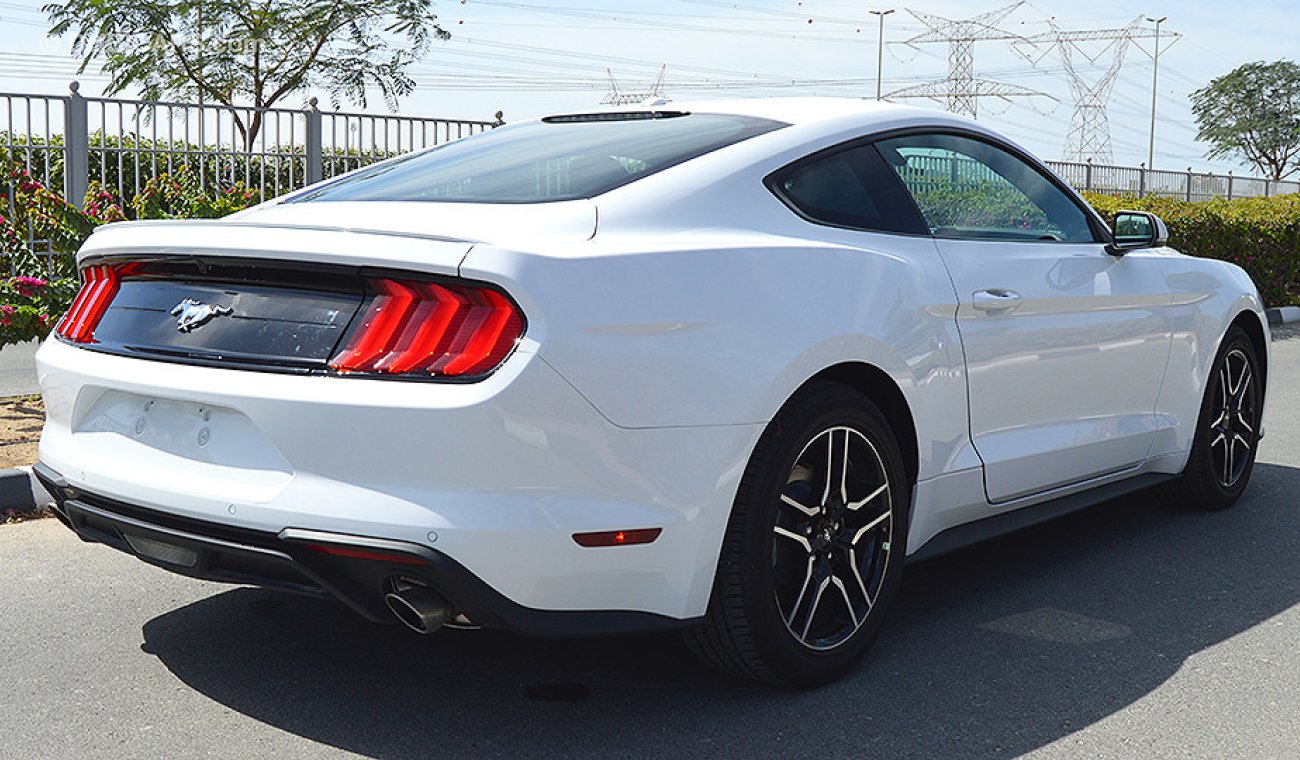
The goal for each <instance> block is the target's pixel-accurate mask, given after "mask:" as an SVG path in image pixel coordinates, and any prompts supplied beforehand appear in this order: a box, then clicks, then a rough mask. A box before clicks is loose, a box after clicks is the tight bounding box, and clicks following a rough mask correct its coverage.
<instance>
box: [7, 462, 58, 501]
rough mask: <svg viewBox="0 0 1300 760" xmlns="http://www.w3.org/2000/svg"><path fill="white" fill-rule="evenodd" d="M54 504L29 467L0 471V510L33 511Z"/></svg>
mask: <svg viewBox="0 0 1300 760" xmlns="http://www.w3.org/2000/svg"><path fill="white" fill-rule="evenodd" d="M52 503H54V499H53V498H51V497H50V495H49V493H47V492H46V491H45V487H44V486H42V485H41V483H40V481H39V480H37V479H36V478H35V477H34V476H33V475H32V468H31V467H11V468H7V469H2V470H0V509H33V508H35V507H37V506H44V505H46V504H52Z"/></svg>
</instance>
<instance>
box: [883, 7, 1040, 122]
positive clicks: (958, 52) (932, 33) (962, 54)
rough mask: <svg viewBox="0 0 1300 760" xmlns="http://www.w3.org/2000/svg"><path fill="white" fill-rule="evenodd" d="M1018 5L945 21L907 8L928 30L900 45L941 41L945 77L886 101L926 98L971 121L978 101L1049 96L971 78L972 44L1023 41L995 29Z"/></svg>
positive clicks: (910, 88) (973, 69)
mask: <svg viewBox="0 0 1300 760" xmlns="http://www.w3.org/2000/svg"><path fill="white" fill-rule="evenodd" d="M1021 5H1024V2H1023V0H1021V2H1016V3H1012V4H1011V5H1008V6H1005V7H1003V8H998V9H997V10H992V11H988V12H987V13H981V14H980V15H978V16H973V17H971V18H968V19H960V20H954V19H948V18H943V17H942V16H935V15H933V14H930V13H922V12H921V11H914V10H912V9H910V8H909V9H908V11H907V12H908V13H910V14H912V16H914V17H915V18H916V20H918V21H920V22H921V23H922V24H925V25H926V27H927V28H928V30H929V31H926V32H922V33H921V34H918V35H916V36H915V37H912V38H911V39H909V40H905V41H904V42H903V43H902V44H904V45H908V46H909V47H915V46H916V45H920V44H925V43H932V42H944V43H947V44H948V77H947V78H946V79H940V80H938V81H935V82H926V83H924V84H917V85H912V86H910V87H904V88H902V89H901V90H894V91H893V92H891V93H889V95H887V96H886V97H887V98H930V99H932V100H938V101H940V102H942V103H944V106H945V107H946V108H947V109H948V110H949V111H951V112H953V113H957V114H963V115H966V116H969V117H971V118H972V119H973V118H975V117H976V116H978V115H979V99H980V98H1002V99H1008V98H1013V97H1032V96H1044V97H1050V96H1048V95H1047V94H1046V93H1043V92H1038V91H1037V90H1031V89H1029V88H1027V87H1021V86H1020V85H1016V84H1008V83H1006V82H994V81H992V80H988V79H978V78H976V77H975V43H976V42H981V41H986V40H1010V41H1020V40H1023V39H1024V38H1023V37H1022V36H1020V35H1018V34H1014V33H1012V32H1008V31H1004V30H1002V29H999V28H998V24H1000V23H1002V21H1003V19H1005V18H1006V17H1007V16H1009V15H1011V13H1012V11H1015V10H1016V9H1017V8H1019V7H1020V6H1021Z"/></svg>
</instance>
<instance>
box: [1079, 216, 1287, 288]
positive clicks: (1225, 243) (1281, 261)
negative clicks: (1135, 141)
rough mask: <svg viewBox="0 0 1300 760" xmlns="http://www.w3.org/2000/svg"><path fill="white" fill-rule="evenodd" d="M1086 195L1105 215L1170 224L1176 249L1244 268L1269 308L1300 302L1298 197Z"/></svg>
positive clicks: (1171, 236)
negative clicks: (1140, 215)
mask: <svg viewBox="0 0 1300 760" xmlns="http://www.w3.org/2000/svg"><path fill="white" fill-rule="evenodd" d="M1085 198H1087V200H1088V202H1089V203H1091V204H1092V206H1093V208H1095V209H1097V210H1098V211H1100V212H1101V214H1102V215H1103V216H1105V217H1106V218H1107V219H1111V218H1112V217H1113V215H1114V213H1115V212H1116V211H1119V210H1121V209H1132V210H1135V211H1150V212H1151V213H1154V214H1156V215H1158V216H1159V217H1160V218H1161V219H1163V220H1165V224H1167V225H1168V226H1169V244H1170V245H1171V246H1173V247H1174V248H1177V249H1178V250H1180V251H1182V252H1183V253H1187V254H1191V255H1194V256H1204V257H1206V258H1213V259H1222V260H1224V261H1230V262H1232V263H1234V264H1237V265H1238V266H1240V267H1242V268H1243V269H1245V270H1246V271H1247V272H1249V273H1250V276H1251V277H1252V278H1253V279H1254V280H1255V285H1256V286H1257V287H1258V288H1259V293H1260V295H1261V296H1262V297H1263V298H1264V303H1266V304H1267V305H1269V306H1284V305H1287V304H1292V303H1300V195H1280V196H1276V197H1273V198H1241V199H1237V200H1231V201H1228V200H1223V199H1221V198H1217V199H1215V200H1212V201H1206V202H1201V203H1188V202H1187V201H1181V200H1175V199H1172V198H1155V197H1150V196H1147V197H1140V198H1139V197H1135V196H1110V195H1096V194H1087V195H1085Z"/></svg>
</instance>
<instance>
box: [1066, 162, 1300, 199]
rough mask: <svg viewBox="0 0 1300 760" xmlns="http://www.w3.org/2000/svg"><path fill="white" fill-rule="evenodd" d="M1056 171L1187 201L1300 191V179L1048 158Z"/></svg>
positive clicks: (1083, 186)
mask: <svg viewBox="0 0 1300 760" xmlns="http://www.w3.org/2000/svg"><path fill="white" fill-rule="evenodd" d="M1047 165H1048V166H1050V167H1051V168H1052V171H1054V172H1056V173H1057V174H1059V175H1061V178H1062V179H1064V180H1065V181H1066V182H1068V183H1070V185H1072V186H1073V187H1074V188H1075V189H1078V190H1084V191H1087V192H1093V193H1118V194H1123V195H1160V196H1165V197H1169V198H1181V199H1183V200H1186V201H1208V200H1210V199H1211V198H1227V199H1228V200H1232V199H1233V198H1257V197H1260V196H1269V195H1286V194H1289V193H1300V181H1296V180H1272V179H1263V178H1260V177H1238V176H1236V175H1234V174H1233V173H1232V172H1228V173H1226V174H1215V173H1213V172H1194V171H1192V168H1191V167H1190V166H1189V167H1187V171H1181V172H1171V171H1165V170H1163V169H1147V168H1146V167H1143V166H1109V165H1104V164H1093V163H1091V162H1085V163H1075V162H1070V161H1048V162H1047Z"/></svg>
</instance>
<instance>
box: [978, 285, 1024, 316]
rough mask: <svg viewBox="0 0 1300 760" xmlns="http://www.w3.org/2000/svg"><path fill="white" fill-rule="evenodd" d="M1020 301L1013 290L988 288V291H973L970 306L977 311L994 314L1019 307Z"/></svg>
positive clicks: (1018, 295)
mask: <svg viewBox="0 0 1300 760" xmlns="http://www.w3.org/2000/svg"><path fill="white" fill-rule="evenodd" d="M1022 300H1023V299H1021V298H1020V294H1019V293H1017V292H1016V291H1014V290H1007V289H1005V288H989V289H988V290H977V291H975V294H974V295H973V296H971V306H973V307H974V308H975V309H977V310H979V311H984V312H989V313H995V312H999V311H1010V310H1011V309H1014V308H1016V307H1017V306H1019V305H1020V302H1021V301H1022Z"/></svg>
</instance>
